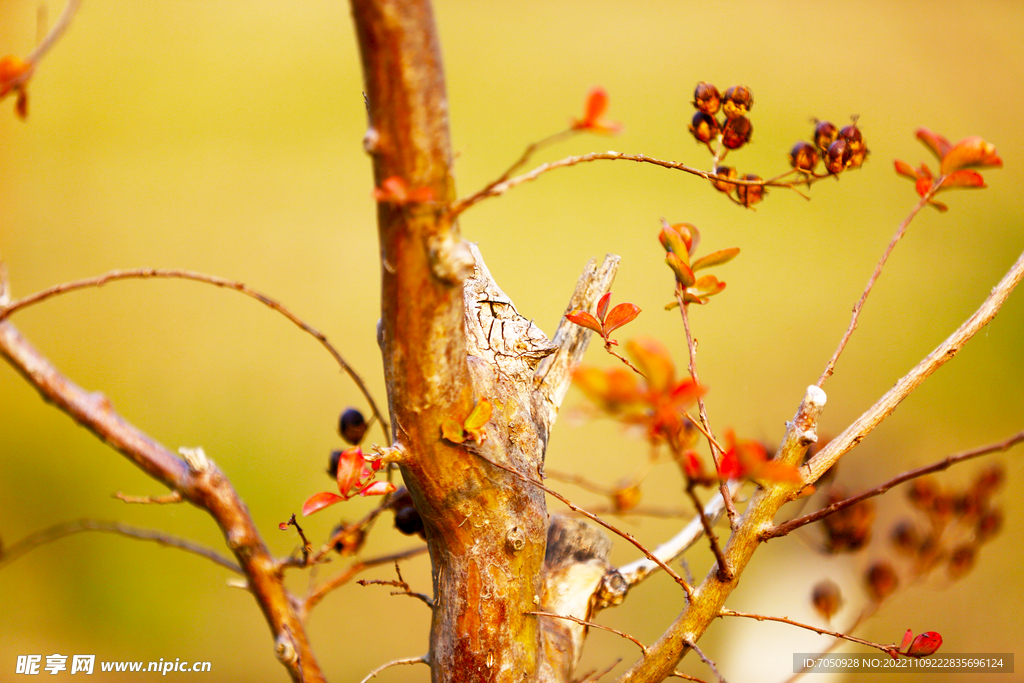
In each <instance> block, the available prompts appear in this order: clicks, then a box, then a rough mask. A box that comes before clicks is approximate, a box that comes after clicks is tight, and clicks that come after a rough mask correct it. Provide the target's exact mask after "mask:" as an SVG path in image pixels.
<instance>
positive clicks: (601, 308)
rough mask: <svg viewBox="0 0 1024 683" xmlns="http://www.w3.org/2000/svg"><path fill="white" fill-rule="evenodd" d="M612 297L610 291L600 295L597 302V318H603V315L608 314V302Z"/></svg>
mask: <svg viewBox="0 0 1024 683" xmlns="http://www.w3.org/2000/svg"><path fill="white" fill-rule="evenodd" d="M611 299H612V293H611V292H608V293H606V294H605V295H604V296H602V297H601V300H600V301H598V302H597V311H595V312H596V313H597V319H598V320H604V317H605V316H606V315H608V302H609V301H611Z"/></svg>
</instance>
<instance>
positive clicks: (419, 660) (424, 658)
mask: <svg viewBox="0 0 1024 683" xmlns="http://www.w3.org/2000/svg"><path fill="white" fill-rule="evenodd" d="M429 663H430V658H429V655H421V656H419V657H409V658H407V659H396V660H395V661H393V662H388V663H387V664H384V665H383V666H378V667H377V668H376V669H374V670H373V671H371V672H370V673H369V675H367V677H366V678H364V679H363V680H362V681H360V682H359V683H366V682H367V681H368V680H370V679H371V678H376V677H377V674H379V673H380V672H381V671H384V670H385V669H389V668H391V667H393V666H399V665H402V664H429Z"/></svg>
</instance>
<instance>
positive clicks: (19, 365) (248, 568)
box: [0, 321, 324, 683]
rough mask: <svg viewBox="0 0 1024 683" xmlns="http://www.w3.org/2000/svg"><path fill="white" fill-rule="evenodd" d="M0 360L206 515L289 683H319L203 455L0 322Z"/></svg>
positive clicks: (263, 549)
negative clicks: (136, 418) (148, 425)
mask: <svg viewBox="0 0 1024 683" xmlns="http://www.w3.org/2000/svg"><path fill="white" fill-rule="evenodd" d="M0 356H3V358H4V359H6V360H7V362H8V363H10V364H11V366H12V367H14V369H16V370H17V371H18V372H19V373H21V375H22V376H23V377H24V378H25V379H26V380H27V381H28V382H29V383H30V384H31V385H32V386H34V387H35V388H36V390H37V391H38V392H39V394H40V395H41V396H42V397H43V399H44V400H45V401H47V402H50V403H53V404H54V405H55V406H57V407H58V408H59V409H60V410H62V411H64V412H65V413H67V414H68V415H69V416H70V417H71V418H73V419H74V420H75V421H76V422H78V423H79V424H80V425H82V426H83V427H85V428H86V429H88V430H89V431H91V432H93V434H95V435H96V436H97V437H99V438H100V439H102V440H103V441H105V442H106V443H107V444H108V445H110V446H111V447H112V448H114V449H115V450H117V451H118V452H120V453H121V454H122V455H124V456H125V457H127V458H128V459H129V460H131V461H132V462H133V463H134V464H135V465H136V466H138V467H139V468H140V469H142V470H143V471H144V472H146V474H148V475H149V476H151V477H153V478H154V479H156V480H157V481H160V482H162V483H163V484H164V485H165V486H167V487H168V488H170V489H172V490H174V491H179V492H180V493H181V495H182V496H183V497H184V498H185V499H187V500H188V501H189V502H191V503H192V504H193V505H195V506H196V507H199V508H201V509H203V510H205V511H206V512H208V513H209V514H210V515H211V516H212V517H213V518H214V519H215V520H216V521H217V524H218V526H220V528H221V531H222V532H223V533H224V537H225V540H226V541H227V544H228V547H229V548H231V550H232V552H233V553H234V554H235V558H236V559H237V560H238V563H239V565H240V566H241V568H242V571H243V572H244V573H245V576H246V579H247V584H248V588H249V590H250V592H251V593H252V594H253V597H255V598H256V601H257V602H258V603H259V606H260V608H261V609H262V611H263V614H264V617H265V618H266V620H267V623H268V624H269V625H270V629H271V631H272V632H273V634H274V637H275V643H276V651H277V653H278V658H279V659H280V660H281V663H282V664H284V665H285V666H286V667H287V668H288V671H289V673H290V674H291V676H292V679H293V680H294V681H296V682H297V683H298V682H300V681H301V682H304V683H320V682H322V681H323V680H324V678H323V674H322V673H321V671H320V669H319V667H318V666H317V663H316V660H315V658H314V657H313V652H312V650H311V649H310V647H309V640H308V638H307V635H306V632H305V631H304V630H303V627H302V622H301V620H300V619H299V615H298V612H297V609H296V606H295V604H294V601H293V598H292V596H291V595H290V594H289V593H288V591H287V590H286V589H285V587H284V583H283V581H282V577H281V574H280V572H278V571H277V563H276V562H275V561H274V558H273V557H271V555H270V551H269V550H267V546H266V544H264V542H263V539H262V538H261V537H260V533H259V531H258V530H257V529H256V525H255V523H254V522H253V520H252V518H251V517H250V515H249V511H248V509H247V508H246V506H245V503H243V502H242V500H241V498H239V496H238V493H237V492H236V491H235V489H234V487H232V486H231V483H230V482H229V481H228V480H227V477H225V476H224V475H223V474H222V473H221V472H220V470H218V469H217V467H216V466H215V465H214V464H213V463H212V462H211V461H210V460H209V459H208V458H207V457H206V455H205V454H203V452H202V450H201V449H195V450H184V449H183V451H182V455H183V456H184V457H183V458H182V457H178V456H177V455H175V454H174V453H172V452H171V451H169V450H168V449H167V448H165V447H164V446H162V445H161V444H159V443H157V442H156V441H154V440H153V439H152V438H151V437H150V436H149V435H148V434H145V433H144V432H142V431H141V430H140V429H138V428H137V427H136V426H135V425H133V424H131V423H129V422H128V421H127V420H125V419H124V418H123V417H121V416H120V415H119V414H117V412H115V411H114V408H113V406H112V405H111V404H110V401H109V400H107V398H106V397H104V396H103V395H102V394H99V393H91V392H88V391H86V390H85V389H83V388H82V387H80V386H78V385H77V384H75V383H74V382H72V381H71V380H70V379H68V378H67V377H65V376H64V375H63V374H61V373H60V372H59V371H58V370H57V369H56V368H55V367H54V366H53V365H52V364H51V363H50V362H49V360H47V359H46V358H45V357H44V356H43V355H42V354H41V353H39V351H37V350H36V349H35V348H34V347H33V346H32V344H31V343H29V341H28V340H27V339H25V338H24V337H23V336H22V335H21V333H20V332H18V330H17V328H15V327H14V326H13V325H12V324H11V323H10V322H9V321H3V322H0Z"/></svg>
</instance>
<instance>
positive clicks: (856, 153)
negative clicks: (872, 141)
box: [839, 124, 868, 168]
mask: <svg viewBox="0 0 1024 683" xmlns="http://www.w3.org/2000/svg"><path fill="white" fill-rule="evenodd" d="M839 137H840V138H842V139H843V140H846V145H847V147H849V148H850V162H849V164H848V166H849V167H850V168H860V167H861V164H863V163H864V159H866V158H867V155H868V148H867V145H866V144H864V136H863V134H861V132H860V128H858V127H857V126H856V125H855V124H853V125H849V126H846V127H845V128H843V129H842V130H841V131H839Z"/></svg>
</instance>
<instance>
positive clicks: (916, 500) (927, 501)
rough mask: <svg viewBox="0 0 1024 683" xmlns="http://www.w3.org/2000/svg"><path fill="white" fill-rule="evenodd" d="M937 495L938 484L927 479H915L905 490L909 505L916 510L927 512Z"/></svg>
mask: <svg viewBox="0 0 1024 683" xmlns="http://www.w3.org/2000/svg"><path fill="white" fill-rule="evenodd" d="M938 494H939V486H938V484H936V483H935V481H934V480H932V479H929V478H927V477H921V478H920V479H915V480H914V481H913V483H911V484H910V488H909V489H908V490H907V498H908V499H909V500H910V504H911V505H913V506H914V507H916V508H917V509H918V510H928V509H929V508H931V506H932V501H933V500H934V499H935V496H937V495H938Z"/></svg>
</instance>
